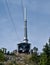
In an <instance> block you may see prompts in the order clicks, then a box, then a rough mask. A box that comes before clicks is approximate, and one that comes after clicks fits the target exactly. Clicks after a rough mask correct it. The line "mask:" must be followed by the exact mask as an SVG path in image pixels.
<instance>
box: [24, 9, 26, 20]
mask: <svg viewBox="0 0 50 65" xmlns="http://www.w3.org/2000/svg"><path fill="white" fill-rule="evenodd" d="M26 20H27V10H26V8H24V21H26Z"/></svg>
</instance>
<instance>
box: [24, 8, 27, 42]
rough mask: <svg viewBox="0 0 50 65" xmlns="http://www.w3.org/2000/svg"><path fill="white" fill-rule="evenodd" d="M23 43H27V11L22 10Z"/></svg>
mask: <svg viewBox="0 0 50 65" xmlns="http://www.w3.org/2000/svg"><path fill="white" fill-rule="evenodd" d="M24 42H25V43H28V39H27V10H26V8H24Z"/></svg>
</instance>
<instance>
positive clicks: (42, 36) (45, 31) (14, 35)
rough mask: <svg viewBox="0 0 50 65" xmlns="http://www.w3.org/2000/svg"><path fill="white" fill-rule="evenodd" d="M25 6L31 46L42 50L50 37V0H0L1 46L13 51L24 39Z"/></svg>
mask: <svg viewBox="0 0 50 65" xmlns="http://www.w3.org/2000/svg"><path fill="white" fill-rule="evenodd" d="M22 3H23V4H22ZM23 7H26V8H27V23H28V26H27V27H28V40H29V42H30V43H31V48H33V47H34V46H36V47H37V48H38V49H39V52H40V51H42V48H43V46H44V45H45V44H46V42H48V38H49V37H50V0H23V2H22V0H0V48H2V47H5V48H7V49H8V50H10V51H12V50H14V49H17V44H18V43H19V42H22V41H23V38H24V16H23Z"/></svg>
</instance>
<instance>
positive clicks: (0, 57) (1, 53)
mask: <svg viewBox="0 0 50 65" xmlns="http://www.w3.org/2000/svg"><path fill="white" fill-rule="evenodd" d="M4 60H5V56H4V53H3V52H2V50H1V49H0V62H1V61H4Z"/></svg>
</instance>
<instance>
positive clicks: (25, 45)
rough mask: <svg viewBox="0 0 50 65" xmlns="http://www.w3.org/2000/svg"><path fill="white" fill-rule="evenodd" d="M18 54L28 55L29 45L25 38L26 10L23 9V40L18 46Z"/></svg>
mask: <svg viewBox="0 0 50 65" xmlns="http://www.w3.org/2000/svg"><path fill="white" fill-rule="evenodd" d="M22 2H23V1H22ZM23 8H24V7H23ZM18 52H19V53H30V43H28V38H27V9H26V8H24V40H23V42H21V43H19V44H18Z"/></svg>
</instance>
